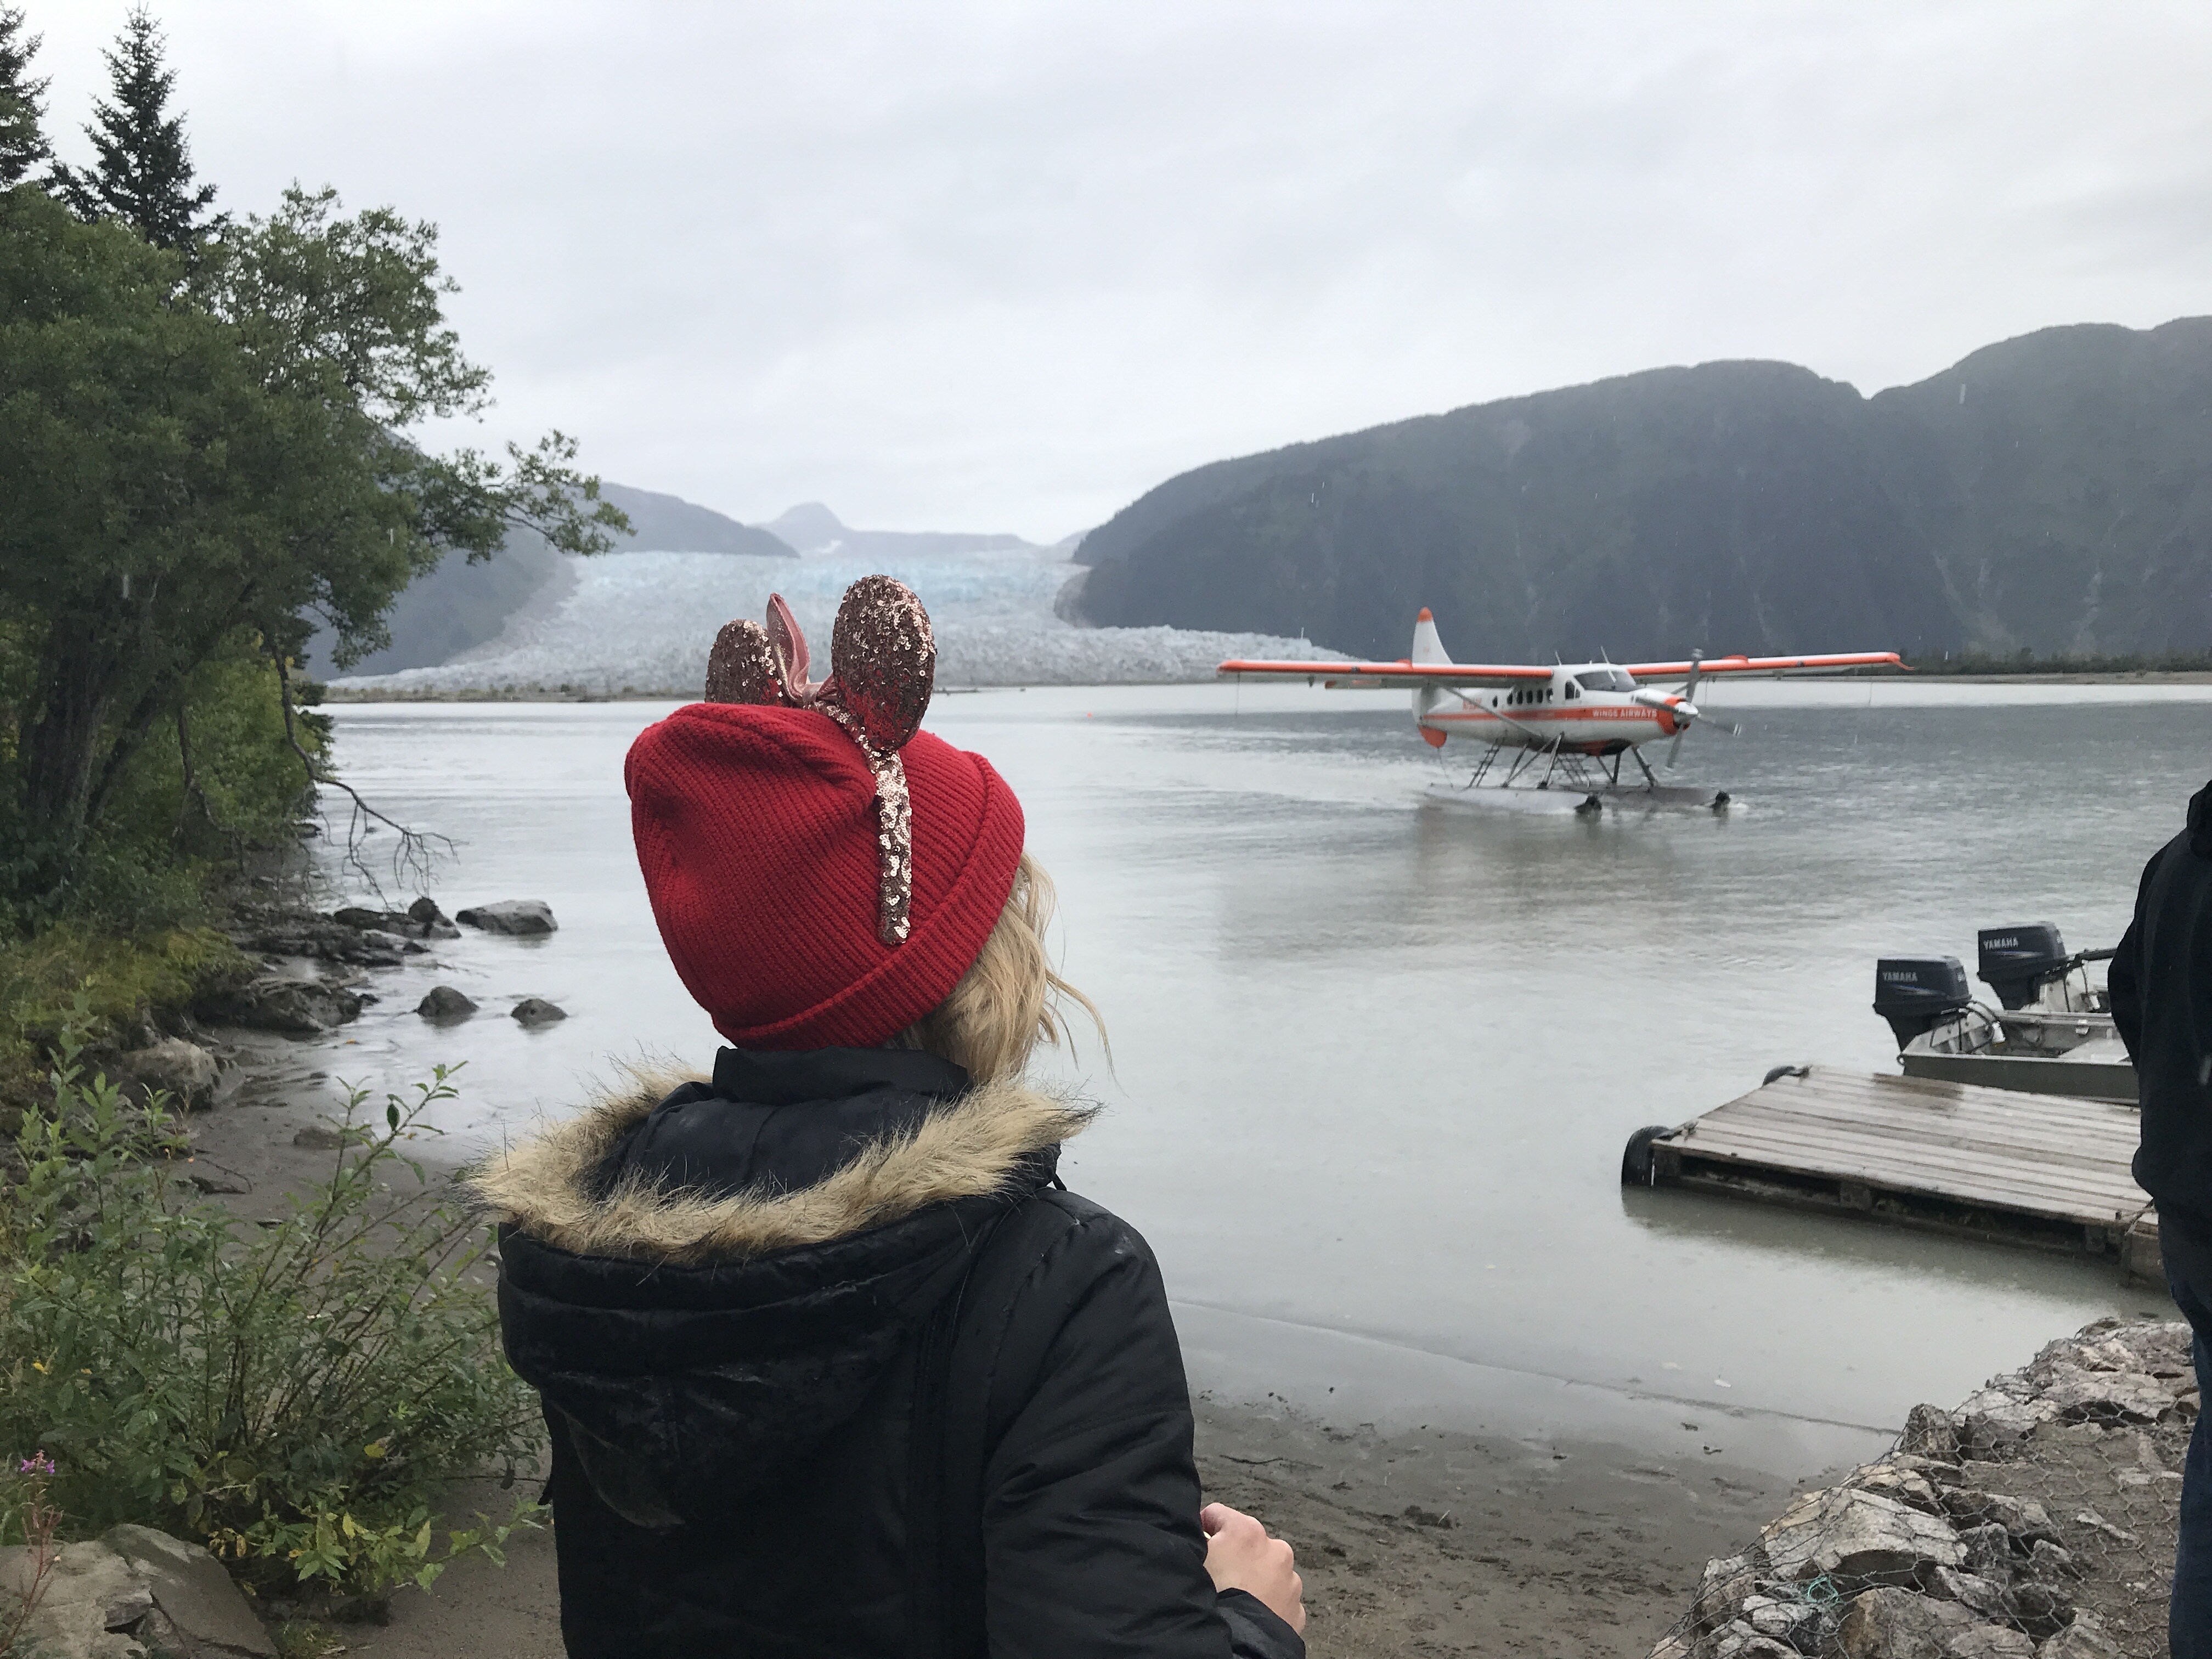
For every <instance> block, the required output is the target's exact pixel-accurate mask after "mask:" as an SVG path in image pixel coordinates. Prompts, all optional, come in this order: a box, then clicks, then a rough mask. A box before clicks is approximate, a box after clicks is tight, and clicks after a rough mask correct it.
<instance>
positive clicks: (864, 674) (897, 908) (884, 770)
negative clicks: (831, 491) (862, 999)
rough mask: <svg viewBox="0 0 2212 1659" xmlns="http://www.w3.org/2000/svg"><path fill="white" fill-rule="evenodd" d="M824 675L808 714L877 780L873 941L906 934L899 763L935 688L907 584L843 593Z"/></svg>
mask: <svg viewBox="0 0 2212 1659" xmlns="http://www.w3.org/2000/svg"><path fill="white" fill-rule="evenodd" d="M829 658H830V664H831V672H830V675H829V680H828V682H827V683H826V684H824V685H823V688H822V692H821V695H820V697H819V699H818V700H817V702H816V704H815V707H817V708H820V709H821V710H822V711H823V713H825V714H828V715H829V717H830V718H831V719H832V720H836V722H837V724H838V725H840V726H843V727H844V728H845V730H846V731H847V732H849V733H851V734H852V738H853V741H854V743H855V744H859V745H860V754H861V756H862V757H864V758H865V759H866V761H867V763H868V770H869V772H870V774H871V775H872V776H873V777H874V779H875V783H876V854H877V884H876V937H877V938H878V939H881V940H882V941H883V942H884V944H886V945H902V944H904V943H905V942H906V939H907V935H908V933H910V932H911V931H912V911H913V908H914V804H913V799H912V798H911V797H910V796H909V795H908V793H907V786H906V764H905V763H904V762H902V760H900V758H899V750H901V749H902V748H904V747H905V746H906V744H907V743H908V740H909V739H911V738H913V736H914V734H915V732H918V731H920V730H921V717H922V716H923V715H924V714H927V712H928V710H929V698H930V694H931V692H932V691H933V690H934V689H935V688H936V684H937V638H936V635H933V634H932V633H931V632H930V629H929V613H928V612H927V611H925V610H923V609H922V608H921V599H918V598H916V597H915V592H914V590H913V589H912V588H910V587H908V586H907V585H906V584H905V583H904V582H901V581H894V580H892V579H891V578H890V577H889V576H863V577H861V578H860V580H858V581H856V582H854V584H853V585H852V586H850V587H848V588H847V589H846V590H845V598H844V600H843V602H842V603H841V604H840V605H838V607H837V622H836V626H835V627H834V628H833V629H831V630H830V635H829Z"/></svg>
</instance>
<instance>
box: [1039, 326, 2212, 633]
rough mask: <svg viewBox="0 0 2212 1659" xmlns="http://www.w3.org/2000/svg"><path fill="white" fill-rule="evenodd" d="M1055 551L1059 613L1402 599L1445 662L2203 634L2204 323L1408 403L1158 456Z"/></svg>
mask: <svg viewBox="0 0 2212 1659" xmlns="http://www.w3.org/2000/svg"><path fill="white" fill-rule="evenodd" d="M1962 388H1963V396H1962V392H1961V389H1962ZM1076 556H1077V558H1078V559H1079V560H1080V561H1081V562H1084V563H1085V564H1087V565H1089V566H1091V570H1090V573H1089V574H1088V576H1087V577H1086V578H1085V581H1084V583H1083V585H1082V587H1081V589H1080V590H1079V593H1078V594H1076V595H1075V596H1074V603H1075V604H1076V605H1077V606H1078V608H1079V613H1080V615H1081V616H1082V617H1083V618H1084V619H1085V620H1086V621H1089V622H1091V623H1098V624H1103V625H1121V626H1143V625H1156V624H1161V623H1165V624H1168V625H1171V626H1176V627H1183V628H1209V629H1223V630H1252V631H1261V632H1267V633H1273V634H1279V635H1294V634H1298V633H1300V632H1303V633H1304V634H1306V635H1309V636H1310V637H1311V638H1313V639H1314V640H1316V641H1318V642H1320V643H1322V644H1326V645H1328V646H1331V647H1336V648H1338V649H1342V650H1346V651H1351V652H1354V653H1359V654H1364V655H1378V656H1392V655H1395V654H1396V653H1399V652H1400V651H1401V650H1402V649H1403V648H1404V643H1405V641H1404V635H1405V630H1406V628H1407V619H1408V618H1409V617H1411V616H1412V614H1413V611H1414V610H1415V609H1416V608H1418V607H1419V605H1424V604H1425V605H1430V606H1431V608H1432V609H1434V610H1435V611H1436V613H1437V617H1438V619H1439V621H1440V623H1443V627H1444V631H1445V637H1446V640H1447V641H1448V642H1449V644H1450V645H1451V647H1452V648H1453V650H1454V651H1455V653H1457V654H1461V655H1462V656H1465V657H1467V658H1469V659H1473V658H1478V657H1488V656H1498V657H1520V658H1532V657H1534V656H1537V655H1540V654H1544V653H1550V652H1553V651H1559V652H1561V653H1565V654H1569V655H1580V654H1583V653H1587V652H1593V651H1595V650H1599V649H1610V650H1612V651H1613V653H1615V654H1616V655H1638V656H1643V655H1653V656H1659V655H1669V654H1680V653H1682V652H1685V651H1686V650H1689V649H1691V648H1695V647H1704V648H1709V649H1712V650H1729V651H1735V650H1745V651H1751V652H1762V651H1803V650H1813V649H1820V648H1824V647H1832V648H1841V647H1844V646H1849V647H1859V646H1863V645H1867V646H1873V647H1881V648H1890V647H1895V648H1899V649H1903V650H1905V651H1908V652H1937V651H1943V650H1957V649H1963V648H1967V647H1973V648H1977V649H1983V650H1991V651H2011V650H2013V649H2015V648H2018V647H2022V646H2025V647H2029V648H2032V649H2034V650H2038V651H2042V652H2051V651H2058V650H2069V651H2127V650H2174V649H2203V648H2205V647H2212V319H2207V318H2189V319H2178V320H2176V321H2174V322H2172V323H2168V324H2165V325H2160V327H2158V328H2155V329H2150V330H2131V329H2127V328H2123V327H2120V326H2118V325H2097V324H2087V325H2072V326H2069V327H2063V328H2058V329H2050V330H2043V331H2037V332H2036V333H2033V334H2029V335H2025V336H2021V337H2017V338H2015V339H2013V340H2009V341H2003V342H1999V343H1996V344H1993V345H1990V346H1987V347H1984V348H1982V349H1979V350H1978V351H1976V352H1973V353H1971V354H1969V355H1968V356H1966V357H1965V358H1963V359H1961V360H1960V362H1958V363H1956V364H1954V365H1952V366H1951V367H1950V368H1947V369H1945V370H1943V371H1942V372H1941V373H1939V374H1936V375H1933V376H1930V377H1929V378H1928V379H1927V380H1923V381H1919V382H1916V383H1914V384H1913V385H1911V386H1899V387H1892V388H1888V389H1887V390H1884V391H1882V392H1877V393H1875V395H1874V396H1873V397H1871V398H1868V397H1864V396H1862V394H1860V393H1859V392H1858V391H1857V389H1856V388H1854V387H1852V386H1849V385H1847V384H1844V383H1843V382H1841V381H1836V380H1826V379H1824V378H1823V377H1821V376H1820V375H1818V374H1814V372H1813V371H1811V370H1809V369H1807V368H1801V367H1799V366H1797V365H1794V364H1786V363H1779V362H1765V361H1760V360H1736V361H1732V362H1714V363H1704V364H1697V365H1690V366H1678V367H1669V368H1654V369H1646V370H1643V371H1639V372H1638V373H1635V374H1626V375H1620V376H1613V377H1610V378H1608V379H1606V380H1595V381H1591V382H1588V383H1585V384H1583V385H1582V386H1569V387H1563V388H1559V389H1557V390H1555V391H1550V392H1534V393H1528V394H1524V395H1522V396H1519V397H1516V398H1501V399H1496V400H1493V401H1491V402H1488V403H1484V404H1470V405H1467V406H1464V407H1462V408H1460V409H1455V410H1446V411H1444V412H1443V413H1441V414H1433V415H1423V416H1412V417H1409V418H1407V419H1405V420H1401V421H1397V422H1389V423H1387V424H1384V425H1382V426H1377V427H1371V428H1364V429H1362V430H1359V431H1357V432H1351V433H1344V434H1338V435H1332V436H1329V437H1325V438H1320V439H1315V440H1310V441H1305V442H1303V443H1299V444H1295V445H1290V446H1285V447H1282V448H1279V449H1276V450H1271V451H1265V452H1261V453H1258V454H1255V455H1250V456H1243V457H1238V458H1235V459H1228V460H1223V461H1216V462H1212V463H1209V464H1207V465H1205V466H1201V467H1197V468H1194V469H1192V470H1190V471H1187V472H1184V473H1182V474H1178V475H1177V476H1176V477H1173V478H1170V479H1168V480H1166V481H1164V483H1161V484H1159V485H1158V486H1156V487H1155V488H1154V489H1151V490H1148V491H1146V493H1145V494H1144V495H1140V496H1139V497H1138V498H1137V499H1136V500H1135V501H1132V502H1131V503H1130V504H1129V505H1128V506H1127V507H1123V508H1122V509H1121V512H1119V513H1115V515H1114V516H1113V517H1112V518H1110V519H1109V520H1107V522H1106V523H1105V524H1104V525H1102V526H1100V527H1099V528H1098V529H1097V530H1095V531H1093V532H1091V534H1090V536H1089V537H1087V538H1085V541H1084V543H1083V544H1082V546H1081V548H1080V549H1079V550H1078V552H1077V554H1076Z"/></svg>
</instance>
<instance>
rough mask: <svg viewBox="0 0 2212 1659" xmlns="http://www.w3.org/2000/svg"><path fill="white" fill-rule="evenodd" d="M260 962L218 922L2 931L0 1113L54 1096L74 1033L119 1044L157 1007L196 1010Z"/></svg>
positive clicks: (79, 924)
mask: <svg viewBox="0 0 2212 1659" xmlns="http://www.w3.org/2000/svg"><path fill="white" fill-rule="evenodd" d="M252 965H253V964H252V962H251V961H250V960H249V959H248V958H247V957H246V955H245V954H244V953H243V952H242V951H240V950H239V948H238V947H237V946H236V945H233V944H232V943H231V942H230V941H229V940H228V939H226V938H224V937H223V935H222V934H221V933H217V932H216V931H215V930H214V929H213V928H211V927H165V928H159V929H155V930H152V931H150V932H148V933H142V934H135V935H133V934H126V933H116V932H114V931H112V930H110V929H106V928H103V927H100V926H98V925H97V924H94V923H91V922H86V921H64V922H58V923H56V924H55V925H53V926H52V927H47V928H45V929H44V930H42V931H40V932H39V933H34V934H33V935H31V936H30V937H29V938H27V939H5V938H4V937H0V1112H6V1113H9V1114H11V1115H12V1114H14V1113H20V1112H21V1111H22V1110H23V1109H26V1108H27V1107H31V1106H33V1105H36V1104H38V1103H40V1101H42V1100H43V1099H44V1098H46V1097H47V1095H48V1094H49V1092H50V1091H51V1088H52V1085H51V1084H50V1083H49V1082H48V1081H47V1076H46V1073H47V1060H48V1056H49V1055H50V1054H51V1053H52V1049H53V1047H54V1045H55V1043H56V1042H57V1040H58V1038H59V1036H61V1034H62V1032H63V1031H64V1030H74V1031H75V1032H76V1033H77V1034H78V1036H79V1037H80V1039H81V1040H85V1041H88V1042H94V1043H100V1042H112V1041H113V1040H114V1039H115V1038H116V1037H117V1036H119V1035H120V1034H121V1033H122V1032H123V1031H124V1030H125V1028H127V1027H128V1026H130V1025H131V1024H135V1023H137V1021H139V1020H142V1019H143V1018H146V1015H147V1013H148V1012H149V1010H152V1009H157V1008H182V1007H185V1006H189V1005H190V1004H191V1002H192V1001H194V1000H196V999H197V998H198V997H199V996H201V995H203V994H205V993H206V992H208V991H210V990H211V989H214V988H216V987H218V986H221V985H222V984H225V983H228V982H232V981H236V980H238V979H240V978H242V977H244V976H245V975H247V974H248V973H250V972H251V971H252Z"/></svg>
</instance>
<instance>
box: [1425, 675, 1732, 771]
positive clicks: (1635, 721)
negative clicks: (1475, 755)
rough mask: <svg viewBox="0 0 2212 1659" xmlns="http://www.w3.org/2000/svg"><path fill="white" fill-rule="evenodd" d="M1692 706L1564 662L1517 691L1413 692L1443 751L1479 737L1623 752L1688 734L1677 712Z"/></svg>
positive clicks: (1507, 744) (1527, 745) (1521, 745)
mask: <svg viewBox="0 0 2212 1659" xmlns="http://www.w3.org/2000/svg"><path fill="white" fill-rule="evenodd" d="M1684 702H1686V699H1684V698H1683V697H1681V696H1680V695H1678V694H1674V693H1671V692H1662V691H1660V690H1657V689H1656V688H1653V687H1650V686H1639V685H1638V684H1637V683H1636V682H1635V680H1634V679H1632V678H1631V677H1630V676H1629V675H1628V673H1627V672H1626V670H1623V669H1620V668H1617V667H1615V666H1613V665H1612V664H1610V663H1601V662H1586V663H1562V664H1560V665H1558V666H1557V667H1555V668H1553V670H1552V671H1551V673H1550V676H1549V677H1548V678H1546V679H1543V680H1534V681H1529V682H1528V683H1526V684H1521V685H1516V686H1513V687H1510V688H1504V687H1500V688H1497V689H1493V690H1454V689H1447V688H1443V687H1437V686H1423V687H1421V688H1420V689H1419V690H1416V691H1415V692H1414V693H1413V721H1414V724H1415V725H1417V726H1419V727H1420V731H1421V737H1422V738H1423V739H1424V740H1425V741H1426V742H1427V743H1429V744H1431V745H1432V746H1434V747H1436V748H1439V749H1440V748H1442V747H1443V745H1444V744H1445V742H1446V741H1447V740H1448V739H1449V738H1474V739H1475V740H1476V741H1478V742H1480V743H1483V744H1498V745H1499V746H1500V747H1502V748H1506V749H1545V750H1548V749H1552V748H1554V747H1557V748H1558V749H1559V750H1560V751H1561V752H1563V753H1565V754H1571V755H1618V754H1620V753H1621V752H1622V751H1623V750H1628V749H1633V748H1635V747H1636V746H1637V745H1638V744H1645V743H1652V742H1656V741H1657V740H1658V739H1660V738H1672V737H1674V736H1675V735H1676V734H1677V733H1679V732H1681V731H1682V730H1683V729H1684V727H1685V726H1687V725H1688V724H1689V721H1688V720H1678V719H1676V717H1675V714H1674V710H1675V709H1677V708H1680V707H1682V706H1683V704H1684ZM1691 712H1692V718H1694V717H1695V712H1696V711H1695V709H1694V708H1692V711H1691Z"/></svg>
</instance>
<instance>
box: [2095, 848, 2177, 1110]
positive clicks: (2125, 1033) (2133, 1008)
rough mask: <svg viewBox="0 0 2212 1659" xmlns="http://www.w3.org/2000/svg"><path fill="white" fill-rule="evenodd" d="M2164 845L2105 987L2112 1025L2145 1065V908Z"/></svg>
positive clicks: (2148, 869)
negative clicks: (2143, 954) (2143, 1037)
mask: <svg viewBox="0 0 2212 1659" xmlns="http://www.w3.org/2000/svg"><path fill="white" fill-rule="evenodd" d="M2165 856H2166V848H2162V847H2161V848H2160V849H2159V850H2158V851H2157V852H2155V853H2154V854H2151V855H2150V861H2149V862H2148V863H2147V864H2145V865H2144V866H2143V872H2142V881H2140V882H2139V883H2137V884H2136V913H2135V915H2134V917H2133V918H2132V919H2131V920H2130V921H2129V923H2128V931H2127V932H2126V933H2123V934H2121V935H2120V943H2119V945H2118V949H2116V950H2115V951H2113V952H2112V966H2111V967H2109V968H2107V969H2106V970H2105V990H2106V997H2107V999H2108V1000H2110V1002H2111V1003H2112V1025H2113V1028H2114V1029H2115V1030H2118V1032H2119V1034H2120V1041H2121V1042H2124V1043H2125V1044H2126V1045H2127V1049H2128V1059H2129V1060H2131V1061H2133V1062H2134V1063H2135V1064H2136V1065H2137V1066H2141V1065H2142V949H2143V936H2142V935H2143V907H2144V905H2145V904H2146V903H2147V902H2148V901H2149V898H2150V884H2151V880H2152V878H2154V877H2155V876H2156V875H2157V874H2158V866H2159V860H2160V859H2162V858H2164V857H2165Z"/></svg>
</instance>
